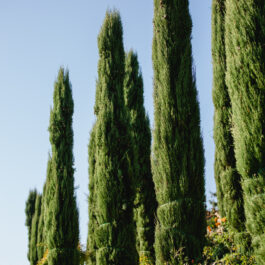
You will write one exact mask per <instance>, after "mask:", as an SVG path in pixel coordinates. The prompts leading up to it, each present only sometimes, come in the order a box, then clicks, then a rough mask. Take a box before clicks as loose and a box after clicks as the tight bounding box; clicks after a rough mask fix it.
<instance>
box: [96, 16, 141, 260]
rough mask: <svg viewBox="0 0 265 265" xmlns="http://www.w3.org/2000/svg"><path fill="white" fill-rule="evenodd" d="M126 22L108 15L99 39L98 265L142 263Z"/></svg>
mask: <svg viewBox="0 0 265 265" xmlns="http://www.w3.org/2000/svg"><path fill="white" fill-rule="evenodd" d="M122 35H123V32H122V24H121V18H120V15H119V13H118V12H116V11H114V12H111V11H108V12H107V13H106V17H105V21H104V24H103V26H102V28H101V32H100V34H99V37H98V47H99V63H98V84H97V92H96V104H95V113H96V116H97V121H96V124H95V139H96V140H95V172H94V175H93V178H94V183H96V186H95V188H94V189H95V193H96V195H97V196H96V212H95V214H96V222H97V228H96V231H95V242H96V247H97V251H96V264H98V265H111V264H113V265H114V264H115V265H134V264H136V263H137V251H136V247H135V229H134V222H133V201H134V190H133V185H132V184H133V182H132V179H133V165H132V161H131V160H130V158H131V157H132V152H133V143H132V138H131V136H130V128H129V120H128V117H127V112H126V110H125V106H124V93H123V82H124V57H125V56H124V48H123V36H122Z"/></svg>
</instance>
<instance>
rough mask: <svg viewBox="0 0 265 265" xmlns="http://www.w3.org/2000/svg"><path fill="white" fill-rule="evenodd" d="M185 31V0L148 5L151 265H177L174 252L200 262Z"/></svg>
mask: <svg viewBox="0 0 265 265" xmlns="http://www.w3.org/2000/svg"><path fill="white" fill-rule="evenodd" d="M191 30H192V22H191V17H190V14H189V1H188V0H172V1H166V0H154V37H153V68H154V94H153V96H154V107H155V108H154V110H155V124H154V134H153V138H154V142H153V160H152V171H153V178H154V182H155V189H156V197H157V201H158V210H157V218H158V222H157V226H156V233H155V252H156V264H165V263H169V264H179V261H178V260H177V255H176V252H177V251H178V250H179V249H180V248H184V252H185V255H187V256H188V257H189V258H194V257H198V256H200V255H201V251H202V248H203V245H204V235H205V232H206V224H205V187H204V182H205V181H204V150H203V145H202V137H201V131H200V111H199V104H198V100H197V91H196V85H195V77H194V73H193V69H192V50H191Z"/></svg>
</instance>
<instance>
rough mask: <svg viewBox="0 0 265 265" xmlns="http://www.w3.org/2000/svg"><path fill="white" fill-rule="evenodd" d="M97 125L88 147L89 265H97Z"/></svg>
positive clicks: (92, 132)
mask: <svg viewBox="0 0 265 265" xmlns="http://www.w3.org/2000/svg"><path fill="white" fill-rule="evenodd" d="M95 140H96V139H95V125H94V126H93V129H92V131H91V134H90V140H89V145H88V163H89V186H88V189H89V197H88V215H89V223H88V237H87V251H88V254H89V255H88V261H87V264H88V265H95V264H96V242H95V230H96V227H97V220H96V194H95V187H96V183H95V164H96V160H95V152H96V148H95V147H96V143H95Z"/></svg>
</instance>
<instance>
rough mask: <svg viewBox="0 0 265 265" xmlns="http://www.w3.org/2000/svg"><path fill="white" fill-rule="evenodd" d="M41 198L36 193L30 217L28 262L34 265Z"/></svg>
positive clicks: (36, 252)
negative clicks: (33, 208) (32, 213)
mask: <svg viewBox="0 0 265 265" xmlns="http://www.w3.org/2000/svg"><path fill="white" fill-rule="evenodd" d="M41 200H42V196H41V195H40V194H37V198H36V203H35V211H34V216H33V219H32V230H31V238H30V264H31V265H36V264H37V262H38V247H37V241H38V225H39V220H40V213H41Z"/></svg>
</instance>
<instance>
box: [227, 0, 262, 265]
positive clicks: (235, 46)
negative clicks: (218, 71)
mask: <svg viewBox="0 0 265 265" xmlns="http://www.w3.org/2000/svg"><path fill="white" fill-rule="evenodd" d="M225 22H226V23H225V26H226V34H225V38H226V54H227V74H226V82H227V86H228V91H229V96H230V98H231V103H232V120H233V137H234V145H235V157H236V165H237V169H238V171H239V173H240V174H241V176H242V188H243V192H244V206H245V214H246V226H247V229H248V231H249V232H250V234H251V236H252V239H253V246H254V249H255V251H256V255H257V259H258V262H259V264H265V221H264V216H265V167H264V165H265V137H264V132H265V123H264V117H265V89H264V88H265V64H264V62H265V48H264V43H265V5H264V0H238V1H233V0H227V2H226V21H225Z"/></svg>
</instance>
